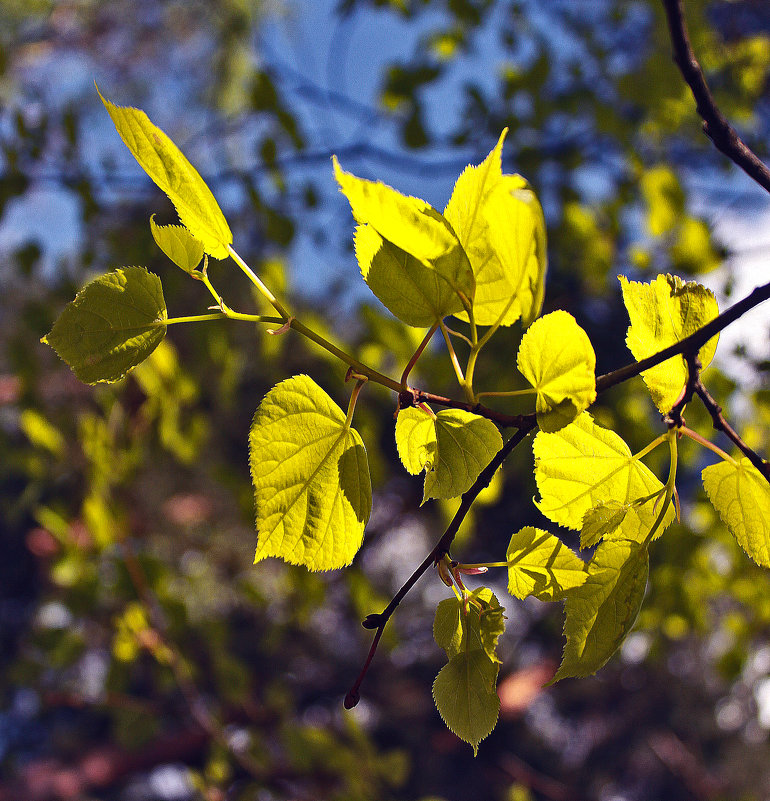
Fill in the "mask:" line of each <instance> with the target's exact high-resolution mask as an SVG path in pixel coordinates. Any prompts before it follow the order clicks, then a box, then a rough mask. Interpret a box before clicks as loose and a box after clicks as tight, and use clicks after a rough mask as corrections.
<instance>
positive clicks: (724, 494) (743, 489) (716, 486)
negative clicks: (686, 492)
mask: <svg viewBox="0 0 770 801" xmlns="http://www.w3.org/2000/svg"><path fill="white" fill-rule="evenodd" d="M703 486H704V487H705V489H706V494H707V495H708V496H709V500H710V501H711V503H712V504H714V508H715V509H716V510H717V512H719V516H720V517H721V518H722V521H723V522H724V524H725V525H726V526H727V527H728V528H729V529H730V531H731V532H732V534H733V536H734V537H735V539H736V540H738V544H739V545H740V546H741V548H743V550H744V551H746V553H747V554H748V555H749V556H750V557H751V558H752V559H753V560H754V561H755V562H756V563H757V564H758V565H762V566H763V567H770V484H768V482H767V479H766V478H765V477H764V476H763V475H762V474H761V473H760V472H759V470H757V468H756V467H754V465H753V464H751V462H750V461H749V460H748V459H747V458H746V457H740V458H739V459H738V460H737V461H736V462H735V463H732V462H726V461H724V462H718V463H717V464H714V465H711V466H710V467H707V468H705V469H704V471H703Z"/></svg>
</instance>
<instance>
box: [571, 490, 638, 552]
mask: <svg viewBox="0 0 770 801" xmlns="http://www.w3.org/2000/svg"><path fill="white" fill-rule="evenodd" d="M629 508H630V507H629V505H628V504H623V503H619V502H618V501H607V502H606V503H600V504H598V505H596V506H594V507H593V509H589V510H588V511H587V512H586V513H585V514H584V515H583V526H582V528H581V529H580V547H581V548H592V547H593V546H594V545H596V543H597V542H599V540H601V539H603V538H604V537H606V536H608V535H610V534H614V533H615V532H616V531H617V530H618V528H620V526H621V524H622V523H623V521H624V520H625V519H626V515H627V514H628V510H629Z"/></svg>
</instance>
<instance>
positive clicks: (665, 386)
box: [618, 275, 719, 414]
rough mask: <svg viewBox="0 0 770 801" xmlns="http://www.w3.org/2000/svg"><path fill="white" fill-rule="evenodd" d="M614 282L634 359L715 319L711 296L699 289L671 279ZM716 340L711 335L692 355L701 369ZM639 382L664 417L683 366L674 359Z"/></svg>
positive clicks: (676, 395) (677, 393) (681, 385)
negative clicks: (620, 296) (625, 312)
mask: <svg viewBox="0 0 770 801" xmlns="http://www.w3.org/2000/svg"><path fill="white" fill-rule="evenodd" d="M618 278H619V279H620V285H621V287H622V289H623V302H624V303H625V304H626V309H628V316H629V318H630V320H631V325H630V326H629V328H628V333H627V335H626V344H627V345H628V348H629V350H630V351H631V353H633V354H634V358H635V359H637V360H641V359H646V358H647V357H648V356H652V355H653V354H655V353H657V352H658V351H660V350H663V348H667V347H668V346H669V345H674V344H676V343H677V342H679V341H680V340H682V339H684V338H685V337H687V336H689V335H690V334H693V333H695V331H697V330H698V329H699V328H702V327H703V326H704V325H705V324H706V323H708V322H710V321H711V320H713V319H714V318H715V317H716V316H717V315H718V314H719V307H718V306H717V301H716V298H715V297H714V293H713V292H712V291H711V290H710V289H706V288H705V287H704V286H701V285H700V284H696V283H694V282H689V283H684V282H683V281H682V279H681V278H678V277H677V276H674V275H659V276H657V278H656V279H655V280H654V281H652V282H651V283H649V284H642V283H639V282H637V281H629V280H628V279H626V278H625V277H624V276H622V275H621V276H618ZM718 340H719V335H718V334H717V335H716V336H714V337H712V338H711V339H710V340H709V341H708V342H707V343H706V344H705V345H704V346H703V347H702V348H701V349H700V350H699V351H698V356H699V357H700V360H701V364H702V366H703V368H704V369H705V368H706V367H708V365H709V364H710V362H711V360H712V358H713V357H714V352H715V351H716V347H717V342H718ZM642 378H643V379H644V382H645V384H646V385H647V388H648V389H649V391H650V394H651V395H652V400H653V402H654V403H655V405H656V406H657V407H658V409H659V410H660V411H661V412H662V413H663V414H666V413H667V412H669V411H671V408H672V407H673V406H674V404H675V403H676V402H677V400H678V399H679V396H680V395H681V393H682V390H683V389H684V386H685V384H686V383H687V363H686V361H685V359H684V357H683V356H674V357H672V358H671V359H667V360H666V361H665V362H663V363H662V364H658V365H656V366H655V367H652V368H650V369H649V370H645V371H644V372H643V373H642Z"/></svg>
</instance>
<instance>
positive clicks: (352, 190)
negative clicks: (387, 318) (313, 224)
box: [334, 158, 476, 326]
mask: <svg viewBox="0 0 770 801" xmlns="http://www.w3.org/2000/svg"><path fill="white" fill-rule="evenodd" d="M334 174H335V177H336V178H337V183H338V184H339V186H340V191H341V192H342V193H343V194H344V195H345V197H346V198H347V199H348V201H349V202H350V207H351V210H352V212H353V217H354V218H355V220H356V222H357V223H359V229H358V230H357V232H356V256H357V258H358V262H359V265H360V267H361V274H362V275H363V277H364V279H365V280H366V282H367V283H368V284H369V286H370V287H371V289H372V291H373V292H374V293H375V295H377V297H378V298H380V300H381V301H382V302H383V303H385V305H386V306H387V307H388V309H390V311H391V312H393V314H395V315H396V317H398V318H399V319H401V320H402V322H405V323H406V324H407V325H418V326H430V325H432V324H433V323H434V322H436V320H440V319H441V318H442V317H446V316H447V315H449V314H453V313H455V312H458V311H461V310H462V309H464V308H467V307H468V306H469V305H470V304H471V303H472V302H473V296H474V293H475V288H476V282H475V279H474V277H473V271H472V270H471V266H470V263H469V262H468V257H467V256H466V255H465V251H464V250H463V248H462V246H461V245H460V242H459V240H458V239H457V237H456V236H455V233H454V231H453V230H452V227H451V226H450V225H449V223H448V222H447V221H446V220H445V219H444V218H443V217H442V216H441V215H440V214H439V213H438V212H437V211H436V210H435V209H433V208H431V206H429V205H428V204H427V203H426V202H425V201H424V200H420V199H419V198H414V197H408V196H406V195H402V194H400V193H399V192H397V191H396V190H395V189H392V188H391V187H389V186H386V185H385V184H383V183H380V182H375V181H366V180H364V179H362V178H357V177H356V176H355V175H351V174H350V173H348V172H345V171H344V170H343V169H342V168H341V167H340V165H339V163H338V162H337V160H336V158H335V159H334ZM412 295H416V298H414V299H412V297H411V296H412Z"/></svg>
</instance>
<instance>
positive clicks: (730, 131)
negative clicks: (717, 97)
mask: <svg viewBox="0 0 770 801" xmlns="http://www.w3.org/2000/svg"><path fill="white" fill-rule="evenodd" d="M662 2H663V8H664V9H665V11H666V17H667V19H668V29H669V33H670V35H671V44H672V45H673V48H674V61H675V62H676V64H677V66H678V67H679V70H680V72H681V73H682V76H683V78H684V79H685V81H686V82H687V85H688V86H689V87H690V90H691V91H692V94H693V97H694V98H695V103H696V108H697V111H698V114H700V116H701V118H702V119H703V131H704V133H705V134H706V136H708V137H709V139H711V141H712V142H713V143H714V146H715V147H716V148H717V149H718V150H720V151H721V152H722V153H724V154H725V155H726V156H727V157H728V158H729V159H730V160H731V161H732V162H733V163H734V164H736V165H737V166H738V167H740V168H741V169H742V170H743V171H744V172H745V173H746V174H747V175H748V176H749V177H750V178H752V179H753V180H754V181H756V182H757V183H758V184H759V185H760V186H761V187H762V188H763V189H765V190H766V191H768V192H770V169H768V168H767V166H766V165H765V164H764V163H763V162H762V161H761V160H760V159H759V158H758V157H757V156H756V154H755V153H754V152H753V151H752V150H751V148H749V147H748V145H747V144H746V143H745V142H744V141H743V140H742V139H741V138H740V136H738V133H737V132H736V130H735V129H734V128H733V127H732V125H730V123H729V122H728V121H727V119H726V118H725V117H724V115H723V114H722V112H721V111H720V110H719V108H718V107H717V104H716V103H715V102H714V97H713V96H712V94H711V90H710V89H709V87H708V84H707V83H706V79H705V77H704V75H703V70H702V69H701V66H700V64H699V63H698V59H697V58H696V56H695V53H694V51H693V49H692V44H691V43H690V36H689V34H688V32H687V24H686V23H685V19H684V5H683V0H662Z"/></svg>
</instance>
